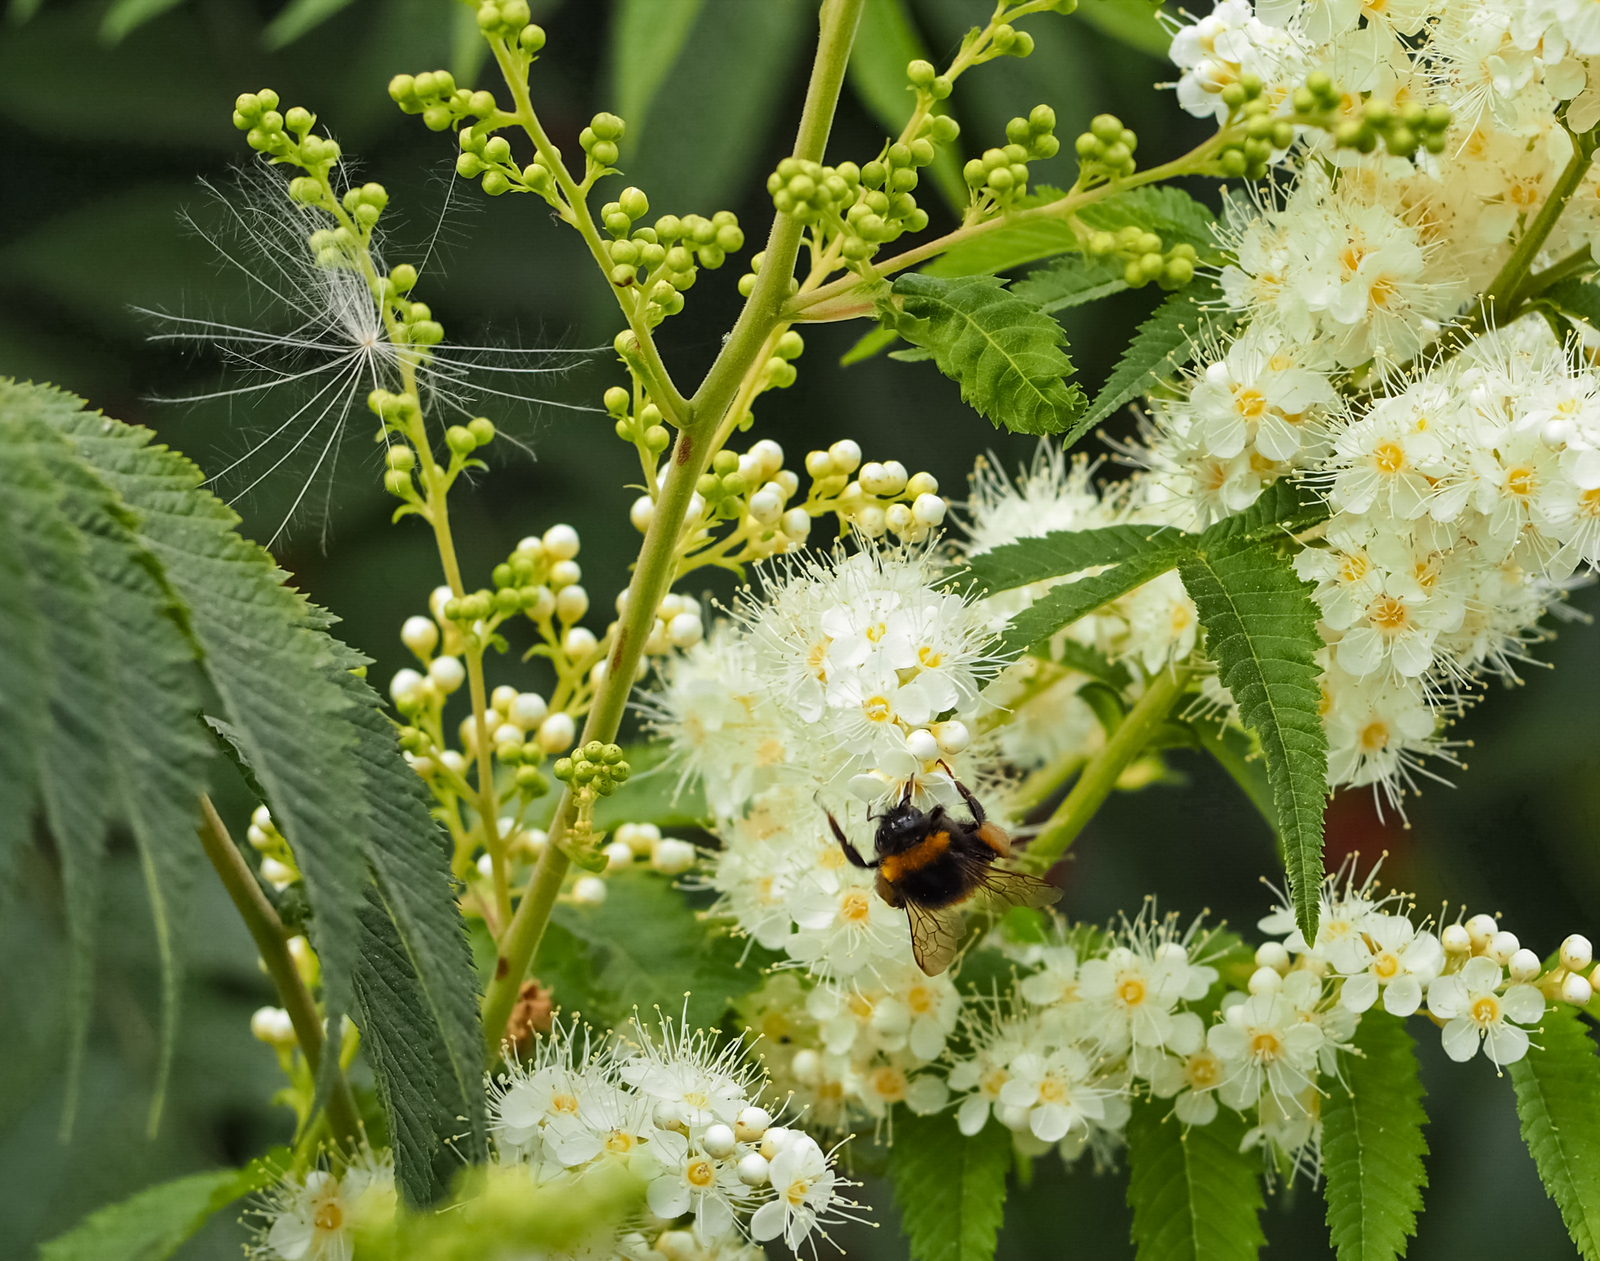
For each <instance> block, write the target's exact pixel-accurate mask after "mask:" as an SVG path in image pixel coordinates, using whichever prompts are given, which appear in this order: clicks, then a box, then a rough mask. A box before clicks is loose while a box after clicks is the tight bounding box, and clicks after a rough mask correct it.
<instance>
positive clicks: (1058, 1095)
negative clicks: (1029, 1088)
mask: <svg viewBox="0 0 1600 1261" xmlns="http://www.w3.org/2000/svg"><path fill="white" fill-rule="evenodd" d="M1039 1098H1040V1100H1041V1101H1042V1102H1044V1103H1065V1102H1066V1101H1067V1087H1066V1085H1065V1084H1064V1083H1062V1082H1060V1081H1057V1080H1056V1079H1055V1078H1054V1077H1046V1078H1045V1079H1044V1080H1043V1081H1042V1082H1040V1083H1039Z"/></svg>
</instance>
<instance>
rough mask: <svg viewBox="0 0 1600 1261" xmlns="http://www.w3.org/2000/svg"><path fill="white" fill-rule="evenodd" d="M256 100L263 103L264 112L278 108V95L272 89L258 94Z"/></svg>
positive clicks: (263, 90) (262, 90)
mask: <svg viewBox="0 0 1600 1261" xmlns="http://www.w3.org/2000/svg"><path fill="white" fill-rule="evenodd" d="M256 100H258V101H260V102H261V108H262V109H264V110H272V109H277V108H278V94H277V93H276V92H274V91H273V90H272V89H271V88H262V89H261V90H260V91H259V92H257V93H256Z"/></svg>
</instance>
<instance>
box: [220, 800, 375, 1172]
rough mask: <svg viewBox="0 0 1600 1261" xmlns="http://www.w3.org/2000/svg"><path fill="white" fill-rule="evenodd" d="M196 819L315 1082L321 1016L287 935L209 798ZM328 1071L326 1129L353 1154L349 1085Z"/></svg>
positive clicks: (357, 1129) (356, 1130) (354, 1121)
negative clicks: (297, 963) (287, 1015)
mask: <svg viewBox="0 0 1600 1261" xmlns="http://www.w3.org/2000/svg"><path fill="white" fill-rule="evenodd" d="M200 815H201V821H202V824H201V827H200V829H199V832H200V844H201V845H203V846H204V847H205V851H206V857H207V858H209V859H210V860H211V865H212V866H213V867H214V868H216V872H217V876H218V877H219V878H220V879H221V881H222V887H223V888H224V889H226V890H227V891H228V896H229V897H230V898H231V899H232V900H233V905H234V907H235V908H236V909H237V910H238V912H239V918H240V919H242V920H244V925H245V927H246V928H248V929H249V930H250V936H251V937H252V938H253V939H254V941H255V943H256V950H257V951H259V952H260V955H261V961H262V962H263V963H264V964H266V967H267V975H268V976H270V977H271V978H272V984H273V985H274V986H275V987H276V988H277V991H278V1001H279V1002H281V1003H282V1004H283V1009H284V1011H286V1012H288V1013H289V1021H290V1023H291V1024H292V1025H293V1026H294V1034H295V1038H296V1039H297V1040H298V1041H299V1043H300V1053H301V1054H302V1055H304V1056H305V1057H306V1065H307V1066H308V1067H309V1068H310V1069H311V1076H312V1080H316V1079H317V1076H318V1073H319V1066H320V1065H321V1063H322V1050H323V1036H322V1018H321V1017H320V1016H318V1015H317V1006H316V1004H315V1003H314V1002H312V1000H311V994H310V993H309V992H308V991H307V989H306V987H305V982H304V981H302V980H301V979H300V971H299V969H298V968H296V967H295V966H294V959H293V958H291V957H290V954H289V933H288V931H287V930H286V929H285V928H284V926H283V921H282V920H281V919H279V918H278V912H277V911H276V910H274V909H273V906H272V903H270V902H268V901H267V895H266V894H265V893H263V892H262V891H261V886H260V885H259V884H257V883H256V877H255V873H254V872H253V871H251V870H250V867H249V864H247V863H246V862H245V860H244V856H243V855H242V854H240V853H239V847H238V846H237V845H235V844H234V843H233V838H232V837H231V836H229V835H228V828H227V825H226V824H224V823H223V822H222V819H221V817H220V816H219V815H218V814H217V808H216V807H215V806H214V805H212V804H211V798H210V797H207V796H205V795H203V794H202V795H201V797H200ZM336 1054H337V1052H336ZM332 1072H333V1087H332V1089H331V1090H329V1092H328V1102H327V1115H328V1125H329V1128H330V1129H331V1130H332V1133H333V1137H334V1139H335V1141H336V1142H337V1143H338V1144H339V1146H340V1148H341V1149H343V1150H344V1151H345V1152H346V1153H347V1154H353V1153H354V1152H355V1151H356V1150H357V1149H358V1148H359V1147H360V1146H361V1141H362V1134H361V1116H360V1113H359V1112H357V1110H356V1101H355V1096H354V1095H352V1094H351V1093H350V1083H349V1082H348V1081H347V1080H346V1079H345V1075H344V1072H343V1070H342V1069H339V1068H334V1069H333V1070H332Z"/></svg>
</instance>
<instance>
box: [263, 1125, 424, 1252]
mask: <svg viewBox="0 0 1600 1261" xmlns="http://www.w3.org/2000/svg"><path fill="white" fill-rule="evenodd" d="M397 1203H398V1197H397V1195H396V1192H395V1182H394V1162H393V1160H392V1159H391V1158H390V1156H389V1153H387V1152H373V1151H371V1150H363V1151H361V1152H360V1153H359V1154H358V1155H357V1156H356V1158H355V1159H354V1160H352V1161H351V1162H350V1163H349V1164H348V1165H346V1166H345V1167H344V1168H343V1169H342V1170H340V1171H339V1172H337V1173H335V1172H333V1171H331V1170H329V1169H325V1168H321V1167H318V1168H313V1169H308V1170H306V1171H305V1172H304V1173H298V1174H296V1173H290V1174H285V1175H284V1177H283V1178H282V1179H281V1180H280V1181H278V1182H277V1183H276V1184H274V1185H273V1186H271V1187H269V1188H267V1190H266V1191H264V1192H263V1193H262V1194H261V1195H260V1196H259V1197H257V1199H256V1200H255V1201H254V1202H253V1203H252V1204H251V1206H250V1208H249V1210H248V1211H247V1212H246V1214H245V1221H246V1223H247V1225H248V1226H249V1228H250V1230H251V1235H252V1238H251V1242H250V1243H248V1244H246V1245H245V1255H246V1256H247V1257H252V1258H255V1259H256V1261H350V1258H351V1256H352V1254H353V1252H354V1249H355V1238H356V1234H357V1232H358V1231H363V1230H372V1229H378V1228H382V1227H383V1226H384V1225H385V1224H386V1223H388V1222H390V1221H392V1220H393V1219H394V1215H395V1208H396V1205H397Z"/></svg>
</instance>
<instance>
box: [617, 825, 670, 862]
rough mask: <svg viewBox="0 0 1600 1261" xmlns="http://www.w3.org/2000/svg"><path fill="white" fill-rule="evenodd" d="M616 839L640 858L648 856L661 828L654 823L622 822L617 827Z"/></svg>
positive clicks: (658, 838)
mask: <svg viewBox="0 0 1600 1261" xmlns="http://www.w3.org/2000/svg"><path fill="white" fill-rule="evenodd" d="M617 839H618V840H619V841H621V842H622V843H623V844H624V845H626V846H627V847H628V848H629V849H631V850H632V851H633V852H634V853H635V854H637V855H638V856H639V857H640V858H648V857H649V856H650V851H651V850H652V849H654V848H655V844H656V842H657V841H659V840H660V839H661V829H660V828H658V827H657V826H656V825H655V824H654V823H624V824H623V825H622V826H621V827H620V828H618V829H617Z"/></svg>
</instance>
